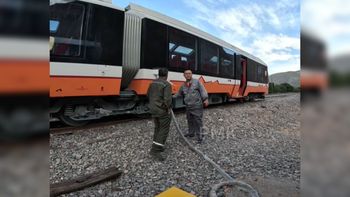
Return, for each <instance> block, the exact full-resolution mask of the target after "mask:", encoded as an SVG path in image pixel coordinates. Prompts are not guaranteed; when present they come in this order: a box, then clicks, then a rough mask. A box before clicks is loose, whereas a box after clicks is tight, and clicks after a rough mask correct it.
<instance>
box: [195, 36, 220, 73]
mask: <svg viewBox="0 0 350 197" xmlns="http://www.w3.org/2000/svg"><path fill="white" fill-rule="evenodd" d="M198 40H199V42H198V49H199V50H198V52H199V53H198V69H197V70H198V71H199V72H200V74H202V75H208V76H214V77H219V65H220V56H219V55H220V54H219V47H221V46H219V45H217V44H215V43H213V42H210V41H208V40H205V39H203V38H199V39H198ZM202 43H206V44H209V45H212V46H214V47H215V51H216V57H217V63H216V73H215V74H214V73H211V72H207V71H205V70H204V69H203V64H202V54H203V51H202ZM205 48H208V47H205Z"/></svg>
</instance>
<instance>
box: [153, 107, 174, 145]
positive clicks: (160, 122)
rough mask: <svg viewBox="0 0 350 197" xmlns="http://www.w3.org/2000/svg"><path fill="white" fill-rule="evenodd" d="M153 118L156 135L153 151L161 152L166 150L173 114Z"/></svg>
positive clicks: (154, 136)
mask: <svg viewBox="0 0 350 197" xmlns="http://www.w3.org/2000/svg"><path fill="white" fill-rule="evenodd" d="M153 120H154V135H153V143H152V148H151V151H152V152H160V151H163V150H164V145H165V142H166V139H167V137H168V134H169V129H170V123H171V115H170V114H165V115H162V116H159V117H158V116H157V117H153Z"/></svg>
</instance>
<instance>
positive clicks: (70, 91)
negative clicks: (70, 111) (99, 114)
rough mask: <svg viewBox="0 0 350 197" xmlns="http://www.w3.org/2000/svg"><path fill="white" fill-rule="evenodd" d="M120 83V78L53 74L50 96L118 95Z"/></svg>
mask: <svg viewBox="0 0 350 197" xmlns="http://www.w3.org/2000/svg"><path fill="white" fill-rule="evenodd" d="M120 83H121V79H120V78H104V77H73V76H51V78H50V97H66V96H110V95H113V96H116V95H119V94H120Z"/></svg>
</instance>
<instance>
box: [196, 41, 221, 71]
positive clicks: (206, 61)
mask: <svg viewBox="0 0 350 197" xmlns="http://www.w3.org/2000/svg"><path fill="white" fill-rule="evenodd" d="M218 63H219V61H218V47H217V46H216V45H215V44H212V43H210V42H208V41H205V40H201V42H200V68H201V72H202V73H203V74H209V75H217V74H218Z"/></svg>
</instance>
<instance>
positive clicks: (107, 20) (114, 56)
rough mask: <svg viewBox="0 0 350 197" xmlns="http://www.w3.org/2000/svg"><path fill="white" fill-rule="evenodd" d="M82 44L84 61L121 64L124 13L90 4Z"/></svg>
mask: <svg viewBox="0 0 350 197" xmlns="http://www.w3.org/2000/svg"><path fill="white" fill-rule="evenodd" d="M88 18H90V21H89V25H88V27H89V28H88V31H87V36H86V40H84V46H85V47H86V56H85V58H86V61H87V62H89V63H94V64H106V65H119V66H121V65H122V55H123V30H124V13H123V12H122V11H119V10H116V9H112V8H107V7H103V6H99V5H93V6H91V11H90V13H89V17H88Z"/></svg>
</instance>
